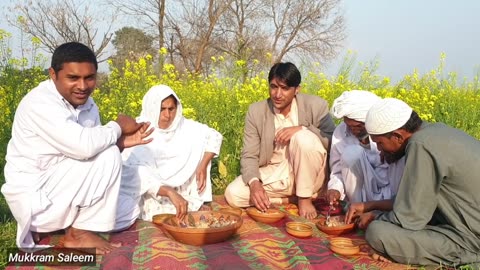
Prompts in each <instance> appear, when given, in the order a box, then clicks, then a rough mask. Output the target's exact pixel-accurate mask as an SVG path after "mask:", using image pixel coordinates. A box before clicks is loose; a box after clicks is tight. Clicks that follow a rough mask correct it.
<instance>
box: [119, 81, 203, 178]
mask: <svg viewBox="0 0 480 270" xmlns="http://www.w3.org/2000/svg"><path fill="white" fill-rule="evenodd" d="M170 95H173V96H174V97H175V98H176V99H177V113H176V115H175V119H174V120H173V121H172V124H170V126H169V127H168V128H166V129H161V128H159V127H158V120H159V117H160V109H161V104H162V101H163V100H164V99H165V98H167V97H168V96H170ZM137 121H138V122H145V121H149V122H150V123H151V125H152V126H154V127H155V130H154V131H153V133H152V135H150V137H151V138H153V141H152V142H150V143H148V144H145V145H139V146H136V147H134V148H133V150H131V151H130V152H131V153H129V152H128V149H126V150H127V151H124V152H126V154H124V157H125V158H126V161H125V162H124V165H129V166H134V165H143V166H147V167H150V169H151V171H152V172H153V173H154V174H155V175H156V177H155V178H156V179H157V180H158V181H161V182H162V183H165V184H166V185H169V186H171V187H178V186H180V185H183V184H184V183H185V182H186V181H187V180H189V179H190V177H191V176H192V175H194V173H195V170H196V168H197V165H198V164H199V163H200V161H201V159H202V157H203V154H204V152H205V140H206V139H205V138H206V136H207V135H206V132H207V130H206V129H205V128H204V127H203V125H201V124H199V123H197V122H195V121H192V120H189V119H185V118H184V117H183V115H182V104H181V102H180V99H179V98H178V96H177V95H176V94H175V92H174V91H173V90H172V89H171V88H170V87H168V86H166V85H156V86H153V87H152V88H150V90H148V92H147V93H146V94H145V96H144V97H143V103H142V112H141V113H140V116H139V117H138V118H137ZM133 169H135V168H133Z"/></svg>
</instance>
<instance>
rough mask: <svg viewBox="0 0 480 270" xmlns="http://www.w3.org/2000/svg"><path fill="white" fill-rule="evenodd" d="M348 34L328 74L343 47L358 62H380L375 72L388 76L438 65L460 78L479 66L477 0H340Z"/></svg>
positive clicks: (398, 76) (335, 68) (336, 64)
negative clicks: (444, 55)
mask: <svg viewBox="0 0 480 270" xmlns="http://www.w3.org/2000/svg"><path fill="white" fill-rule="evenodd" d="M343 6H344V12H345V13H344V15H345V19H346V35H347V39H346V41H345V44H344V48H343V49H342V51H341V53H340V54H339V57H338V58H337V60H336V61H334V62H333V63H332V64H331V65H329V68H328V69H327V71H328V72H327V73H329V72H330V73H334V72H335V71H338V67H339V65H340V64H339V63H341V59H343V58H344V57H345V55H346V53H347V51H348V50H351V51H353V52H355V53H356V55H357V61H362V62H365V63H367V62H370V61H372V60H375V59H376V60H378V61H379V69H378V70H377V73H378V74H380V75H384V76H388V77H390V78H392V80H398V79H401V78H402V77H403V76H404V75H406V74H411V73H412V72H413V70H414V69H417V70H418V72H420V73H421V74H424V73H426V72H429V71H430V70H432V69H435V68H437V67H438V66H439V63H440V54H441V53H442V52H443V53H445V54H446V59H445V70H446V71H447V72H456V73H457V74H458V75H459V78H463V77H464V76H466V77H467V78H470V79H471V78H473V76H474V75H476V74H477V73H478V72H479V71H480V19H479V13H480V1H478V0H458V1H451V0H403V1H402V0H344V2H343Z"/></svg>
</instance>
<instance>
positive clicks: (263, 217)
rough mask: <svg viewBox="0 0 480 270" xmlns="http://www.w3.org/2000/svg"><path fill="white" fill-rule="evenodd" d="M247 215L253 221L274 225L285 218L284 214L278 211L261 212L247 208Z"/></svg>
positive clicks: (253, 208)
mask: <svg viewBox="0 0 480 270" xmlns="http://www.w3.org/2000/svg"><path fill="white" fill-rule="evenodd" d="M247 214H248V215H249V216H250V217H251V218H252V219H253V220H255V221H258V222H262V223H275V222H277V221H279V220H281V219H282V218H284V217H285V213H284V212H282V211H280V210H278V209H272V208H271V209H268V210H267V211H266V212H262V211H260V210H258V209H257V208H255V207H249V208H247Z"/></svg>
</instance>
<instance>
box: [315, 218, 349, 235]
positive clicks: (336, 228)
mask: <svg viewBox="0 0 480 270" xmlns="http://www.w3.org/2000/svg"><path fill="white" fill-rule="evenodd" d="M316 225H317V228H318V229H319V230H321V231H322V232H324V233H326V234H330V235H341V234H345V233H349V232H351V231H353V229H354V227H355V224H353V223H351V224H345V216H344V215H341V216H334V217H330V219H329V220H328V221H327V219H326V218H325V217H321V218H319V220H318V221H317V223H316Z"/></svg>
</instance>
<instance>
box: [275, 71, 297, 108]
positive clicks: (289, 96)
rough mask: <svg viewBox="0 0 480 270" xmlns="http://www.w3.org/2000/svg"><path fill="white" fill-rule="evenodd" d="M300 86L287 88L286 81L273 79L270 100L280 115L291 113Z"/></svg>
mask: <svg viewBox="0 0 480 270" xmlns="http://www.w3.org/2000/svg"><path fill="white" fill-rule="evenodd" d="M299 88H300V87H299V86H297V87H294V86H287V84H286V83H285V82H284V81H281V80H279V79H278V78H276V77H275V78H273V79H272V80H271V81H270V99H271V100H272V103H273V107H275V108H276V109H277V110H279V111H280V113H282V114H284V115H287V114H288V113H289V112H290V107H291V105H292V100H293V99H294V98H295V95H296V94H297V93H298V91H299Z"/></svg>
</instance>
